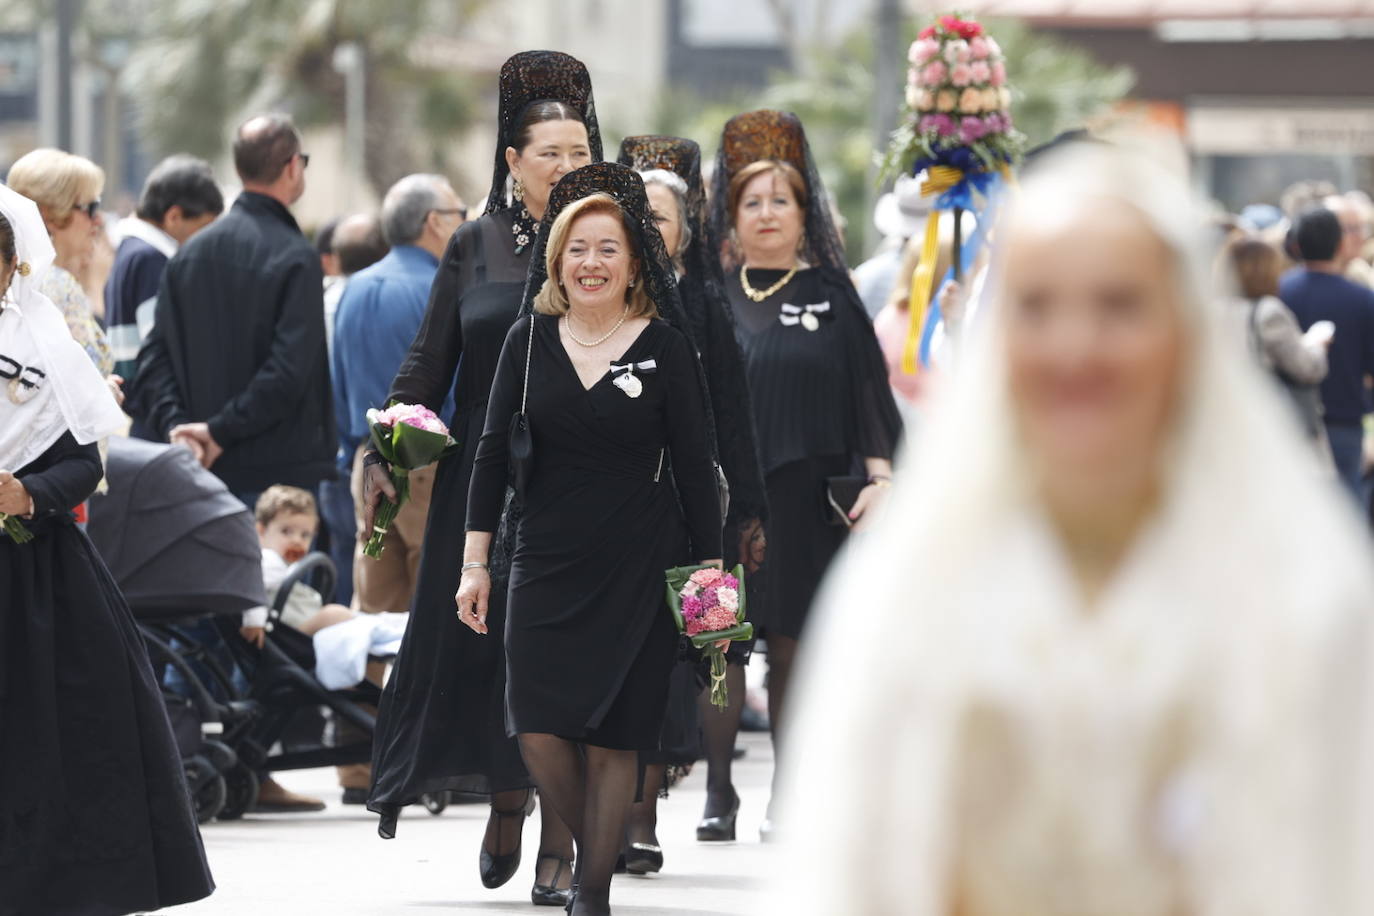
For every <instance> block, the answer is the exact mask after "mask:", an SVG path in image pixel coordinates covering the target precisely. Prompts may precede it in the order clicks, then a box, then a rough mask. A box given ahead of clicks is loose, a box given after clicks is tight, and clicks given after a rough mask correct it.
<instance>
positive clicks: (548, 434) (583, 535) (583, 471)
mask: <svg viewBox="0 0 1374 916" xmlns="http://www.w3.org/2000/svg"><path fill="white" fill-rule="evenodd" d="M531 320H533V321H534V333H533V338H532V339H533V347H532V349H531V348H530V347H529V342H530V339H531V338H530V329H529V322H530V321H531ZM527 352H528V353H529V356H530V358H529V361H528V365H529V397H528V402H527V407H526V416H527V418H528V422H529V425H530V429H531V431H532V434H533V442H534V460H533V465H532V469H531V472H530V478H529V484H528V487H527V490H526V492H525V493H524V494H523V495H522V511H521V514H520V520H519V527H518V529H517V531H516V535H515V549H514V554H513V557H512V561H511V571H510V584H509V593H508V605H507V607H508V612H507V617H506V658H507V676H506V697H507V702H506V707H507V729H508V731H509V732H510V733H511V734H512V735H514V734H521V733H541V734H553V735H558V736H560V737H564V738H567V739H570V740H575V741H581V742H585V743H589V744H593V745H596V746H599V747H607V748H614V749H620V750H638V751H652V750H655V749H657V747H658V744H659V738H660V732H661V729H662V725H663V718H664V709H665V704H666V702H667V696H668V680H669V675H670V672H671V670H672V668H673V665H674V661H675V659H676V657H677V654H676V653H677V634H676V628H675V627H674V625H673V623H672V618H671V616H670V615H669V612H668V609H667V607H666V606H665V603H664V580H663V571H664V570H665V569H667V568H669V567H672V566H679V565H683V564H686V563H692V562H700V561H701V560H703V559H712V558H716V557H719V556H720V550H721V535H720V531H721V517H720V502H719V494H718V492H717V488H716V481H715V473H714V470H713V467H712V459H711V452H710V440H709V438H708V434H707V426H706V423H707V420H706V408H705V400H704V397H703V394H702V390H701V386H700V383H699V381H698V377H697V373H696V365H695V355H694V354H693V353H692V351H691V349H690V347H689V345H688V344H687V341H686V338H684V337H683V336H682V335H681V334H680V333H679V332H678V331H677V330H675V329H674V328H673V327H672V326H670V325H669V324H667V323H666V322H663V321H661V320H657V319H656V320H654V321H652V322H650V323H649V325H648V326H647V327H645V328H644V330H643V331H642V332H641V333H640V335H639V337H638V338H636V339H635V341H634V342H633V343H632V344H630V346H629V347H628V349H627V350H626V351H625V352H624V354H622V356H621V358H620V359H617V360H615V363H617V364H624V363H627V362H634V363H644V362H648V361H653V363H654V364H655V366H654V368H653V370H652V371H647V370H643V369H641V370H640V371H638V372H637V373H636V374H637V375H638V377H639V378H640V380H641V383H642V386H643V393H642V394H641V395H640V396H639V397H636V398H632V397H629V396H628V395H627V394H626V393H625V392H624V391H623V390H622V389H621V388H619V387H617V386H616V385H615V384H613V373H612V372H610V371H607V373H606V374H605V375H603V376H601V377H600V379H598V381H596V382H595V383H594V384H593V385H592V386H591V388H583V386H582V382H581V379H580V378H579V377H578V375H577V370H576V369H575V368H574V367H573V364H572V360H571V359H570V358H569V357H568V354H567V352H566V351H565V350H564V348H563V344H562V343H561V341H560V340H559V336H558V321H557V319H555V318H553V317H550V316H545V315H537V316H534V317H533V319H531V318H524V319H521V321H519V322H517V323H516V325H515V327H513V328H512V329H511V331H510V335H509V336H508V338H507V340H506V345H505V347H504V349H503V351H502V354H501V363H500V366H499V367H498V369H497V372H496V379H495V382H494V384H493V386H492V390H491V408H490V411H489V412H488V420H487V427H486V431H485V433H484V434H483V436H482V443H481V446H480V447H479V449H478V453H477V461H476V466H475V468H474V470H473V476H472V487H471V491H470V495H469V500H468V528H469V529H470V530H474V531H490V532H495V531H496V530H497V525H498V522H499V521H500V516H501V510H502V501H503V495H504V492H505V488H506V481H507V477H508V467H507V457H508V447H507V446H508V435H509V427H510V418H511V416H512V415H513V414H514V413H516V412H517V411H518V410H519V407H520V402H521V394H522V389H523V386H524V374H525V366H526V354H527ZM608 370H609V366H608ZM666 461H671V462H672V466H673V469H674V474H673V475H672V477H670V476H669V475H667V474H666V473H664V465H665V462H666ZM674 481H675V482H676V486H674ZM488 626H489V627H493V624H492V622H491V620H490V618H489V619H488ZM493 629H494V627H493ZM479 638H480V637H479ZM486 638H490V637H486Z"/></svg>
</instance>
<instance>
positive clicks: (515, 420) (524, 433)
mask: <svg viewBox="0 0 1374 916" xmlns="http://www.w3.org/2000/svg"><path fill="white" fill-rule="evenodd" d="M533 350H534V316H533V315H530V339H529V343H528V345H527V346H526V347H525V388H524V391H522V392H521V394H520V412H519V413H517V414H514V415H512V416H511V418H510V438H509V443H508V448H509V451H508V458H507V461H508V462H509V464H510V477H511V486H513V487H514V488H515V492H516V493H517V494H518V495H520V496H524V495H525V487H526V486H527V485H528V484H529V481H530V468H531V467H532V466H533V465H534V437H533V435H532V434H531V433H530V420H529V417H527V416H525V401H526V400H527V399H528V398H529V394H530V353H531V352H532V351H533Z"/></svg>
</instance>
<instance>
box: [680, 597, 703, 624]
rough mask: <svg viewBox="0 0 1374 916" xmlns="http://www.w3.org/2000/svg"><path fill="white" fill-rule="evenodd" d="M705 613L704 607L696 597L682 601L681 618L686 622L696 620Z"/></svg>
mask: <svg viewBox="0 0 1374 916" xmlns="http://www.w3.org/2000/svg"><path fill="white" fill-rule="evenodd" d="M705 613H706V605H705V604H704V603H703V602H702V600H701V599H700V598H699V597H697V596H696V595H692V596H690V597H687V598H683V599H682V616H683V617H684V618H686V619H687V620H697V619H699V618H700V617H701V616H702V615H703V614H705Z"/></svg>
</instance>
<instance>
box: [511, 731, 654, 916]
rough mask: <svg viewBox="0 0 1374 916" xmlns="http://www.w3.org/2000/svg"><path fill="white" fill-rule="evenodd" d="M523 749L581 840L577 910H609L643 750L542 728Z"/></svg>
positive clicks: (584, 914) (588, 913) (525, 738)
mask: <svg viewBox="0 0 1374 916" xmlns="http://www.w3.org/2000/svg"><path fill="white" fill-rule="evenodd" d="M520 753H521V755H522V756H523V757H524V758H525V765H526V766H527V767H529V770H530V774H531V775H532V776H534V780H535V782H537V783H538V784H539V791H540V793H541V794H542V795H543V797H544V798H545V799H546V800H547V801H549V802H550V803H551V804H552V805H553V809H554V811H555V812H556V813H557V814H558V816H559V817H560V818H562V820H563V822H564V823H565V824H567V825H568V827H569V828H570V829H571V830H572V834H573V838H574V840H575V841H576V844H577V869H576V873H577V883H578V891H577V904H576V907H575V908H574V910H573V913H574V914H577V916H600V914H604V913H609V912H610V894H611V878H612V876H613V875H614V874H615V862H616V859H617V858H618V857H619V856H620V848H621V843H623V842H624V838H625V823H626V821H627V820H628V818H629V813H630V804H631V802H633V801H634V794H635V784H636V781H637V778H638V776H639V755H638V754H637V753H635V752H634V751H617V750H610V749H608V748H602V747H595V746H593V745H581V746H579V745H577V744H574V743H573V742H571V741H566V740H564V739H562V738H559V737H556V736H554V735H539V734H524V735H521V736H520ZM584 755H585V756H584Z"/></svg>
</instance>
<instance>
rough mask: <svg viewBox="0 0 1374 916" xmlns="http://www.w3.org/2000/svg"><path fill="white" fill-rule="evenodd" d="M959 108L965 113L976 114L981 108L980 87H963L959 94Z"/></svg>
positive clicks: (981, 94) (981, 93)
mask: <svg viewBox="0 0 1374 916" xmlns="http://www.w3.org/2000/svg"><path fill="white" fill-rule="evenodd" d="M959 110H960V111H962V112H965V113H966V114H977V113H978V112H980V111H982V110H983V92H982V90H981V89H974V88H973V87H972V86H970V87H969V88H967V89H965V90H964V91H963V94H962V95H960V96H959Z"/></svg>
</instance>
